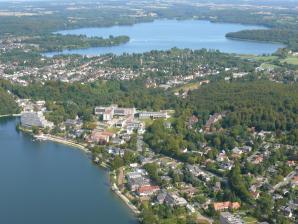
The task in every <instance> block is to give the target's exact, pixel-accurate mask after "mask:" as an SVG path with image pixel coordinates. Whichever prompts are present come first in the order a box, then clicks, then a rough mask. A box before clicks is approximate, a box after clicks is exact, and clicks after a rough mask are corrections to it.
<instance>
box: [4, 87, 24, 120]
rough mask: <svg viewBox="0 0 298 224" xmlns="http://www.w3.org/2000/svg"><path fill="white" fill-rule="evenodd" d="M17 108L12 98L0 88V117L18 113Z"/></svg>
mask: <svg viewBox="0 0 298 224" xmlns="http://www.w3.org/2000/svg"><path fill="white" fill-rule="evenodd" d="M18 112H19V108H18V106H17V104H16V103H15V100H14V98H13V97H12V96H11V95H10V94H8V93H7V91H5V90H4V89H3V88H0V115H6V114H14V113H18Z"/></svg>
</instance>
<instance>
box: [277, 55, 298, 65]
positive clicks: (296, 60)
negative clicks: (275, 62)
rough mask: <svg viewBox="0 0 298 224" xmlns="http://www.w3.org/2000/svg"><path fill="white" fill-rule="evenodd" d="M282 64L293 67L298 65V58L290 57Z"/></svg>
mask: <svg viewBox="0 0 298 224" xmlns="http://www.w3.org/2000/svg"><path fill="white" fill-rule="evenodd" d="M281 62H283V63H288V64H292V65H298V57H294V56H290V57H287V58H286V59H284V60H282V61H281Z"/></svg>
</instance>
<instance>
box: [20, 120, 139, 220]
mask: <svg viewBox="0 0 298 224" xmlns="http://www.w3.org/2000/svg"><path fill="white" fill-rule="evenodd" d="M19 130H21V131H24V132H26V133H30V134H31V135H32V136H33V137H34V138H35V139H37V140H40V141H51V142H55V143H58V144H63V145H67V146H71V147H74V148H77V149H80V150H82V151H83V152H84V153H87V154H90V153H92V152H91V151H90V150H89V149H88V148H87V147H85V146H83V145H81V144H78V143H74V142H73V141H70V140H66V139H62V138H60V137H57V136H53V135H48V134H47V135H45V134H42V135H33V133H32V131H30V130H29V129H26V128H23V127H21V126H20V127H19ZM99 167H100V168H101V169H106V170H108V172H110V170H109V166H108V165H107V164H106V163H102V164H99ZM109 182H110V185H111V186H110V189H111V190H112V191H113V192H114V193H115V195H117V196H118V198H120V199H121V200H122V201H123V202H124V203H125V205H126V206H127V207H128V208H129V209H130V210H131V211H132V212H133V214H134V216H135V217H136V218H137V216H138V215H139V214H140V213H141V212H140V211H139V210H138V209H137V207H135V206H134V205H133V204H132V203H131V201H130V200H129V199H128V198H127V197H126V196H125V195H123V194H122V192H121V191H120V190H119V188H118V186H117V185H116V184H114V185H112V182H111V181H109Z"/></svg>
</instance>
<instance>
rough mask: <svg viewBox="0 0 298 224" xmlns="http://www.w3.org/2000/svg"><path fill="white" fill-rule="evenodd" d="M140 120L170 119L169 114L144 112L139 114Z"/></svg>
mask: <svg viewBox="0 0 298 224" xmlns="http://www.w3.org/2000/svg"><path fill="white" fill-rule="evenodd" d="M139 118H140V119H148V118H153V119H157V118H165V119H167V118H169V116H168V113H167V112H163V111H162V112H148V111H142V112H140V113H139Z"/></svg>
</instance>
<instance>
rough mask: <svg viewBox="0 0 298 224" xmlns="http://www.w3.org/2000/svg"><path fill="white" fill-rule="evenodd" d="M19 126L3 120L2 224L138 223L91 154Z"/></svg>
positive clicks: (0, 163)
mask: <svg viewBox="0 0 298 224" xmlns="http://www.w3.org/2000/svg"><path fill="white" fill-rule="evenodd" d="M17 123H18V121H17V119H2V118H1V119H0V223H1V224H2V223H3V224H98V223H102V224H105V223H107V224H119V223H121V224H136V223H137V221H136V219H135V218H134V216H133V215H132V214H131V213H130V211H129V210H128V208H127V207H126V205H125V204H124V203H123V202H122V201H121V200H120V199H119V198H118V197H117V196H116V195H114V193H113V192H111V190H110V187H109V180H108V176H109V175H108V173H107V172H106V171H105V170H103V169H100V168H98V167H96V166H95V165H94V164H93V163H92V161H91V160H90V158H89V156H88V155H87V154H85V153H84V152H82V151H80V150H78V149H75V148H71V147H69V146H65V145H61V144H57V143H53V142H38V141H35V142H34V141H32V140H33V139H32V137H31V136H29V135H27V134H24V133H21V132H17V131H16V124H17Z"/></svg>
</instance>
